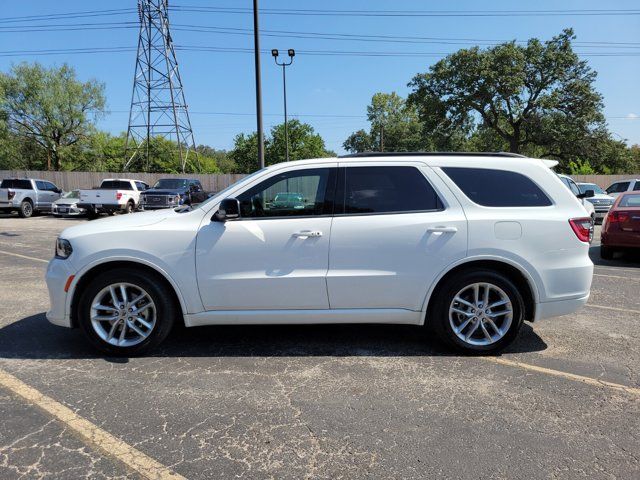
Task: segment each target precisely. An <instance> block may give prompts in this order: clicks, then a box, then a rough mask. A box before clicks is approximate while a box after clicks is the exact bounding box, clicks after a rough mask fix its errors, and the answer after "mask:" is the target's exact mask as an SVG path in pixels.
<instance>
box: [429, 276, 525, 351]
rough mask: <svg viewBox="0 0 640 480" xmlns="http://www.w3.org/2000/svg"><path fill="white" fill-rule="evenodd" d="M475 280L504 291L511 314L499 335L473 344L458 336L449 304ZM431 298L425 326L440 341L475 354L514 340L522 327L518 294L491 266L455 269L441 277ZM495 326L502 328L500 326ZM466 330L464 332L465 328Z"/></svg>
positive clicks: (521, 307) (522, 313)
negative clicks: (457, 270) (454, 328)
mask: <svg viewBox="0 0 640 480" xmlns="http://www.w3.org/2000/svg"><path fill="white" fill-rule="evenodd" d="M475 283H487V284H491V285H493V286H495V287H498V288H499V289H500V290H502V292H504V294H506V296H507V297H508V299H509V302H510V303H511V311H512V318H511V323H510V325H509V326H508V327H505V328H506V332H505V333H504V335H503V336H502V337H501V338H499V339H497V340H496V341H494V342H493V343H489V344H486V345H473V344H471V343H467V342H465V341H464V340H463V339H461V338H459V337H458V335H457V334H456V332H455V331H454V330H453V326H452V325H451V322H450V319H449V308H450V306H451V305H452V303H453V300H454V298H455V297H456V295H457V294H458V293H459V292H460V291H461V290H463V289H464V288H465V287H467V286H470V285H473V284H475ZM431 298H432V299H433V302H434V303H433V304H432V305H430V308H429V310H428V312H429V314H428V318H427V319H426V321H427V326H429V327H431V328H432V329H433V330H434V331H435V333H436V334H437V335H438V337H439V338H440V339H441V340H442V341H443V342H444V343H446V344H447V345H449V346H451V347H453V348H454V349H456V350H459V351H462V352H464V353H468V354H476V355H478V354H490V353H496V352H499V351H500V350H503V349H504V348H505V347H507V346H508V345H509V344H511V343H512V342H513V341H514V340H515V338H516V337H517V335H518V332H519V331H520V328H521V327H522V322H523V319H524V300H523V298H522V295H521V294H520V292H519V291H518V288H517V287H516V286H515V285H514V283H513V282H512V281H511V280H510V279H509V278H508V277H507V276H505V275H503V274H502V273H499V272H496V271H493V270H473V271H471V270H470V271H461V272H459V273H455V274H453V275H451V276H450V277H449V278H446V279H445V280H444V283H443V284H442V285H441V286H440V287H438V290H437V291H436V292H434V294H433V295H432V297H431ZM471 325H473V323H472V324H471ZM468 328H470V327H468ZM487 328H488V327H487ZM499 328H500V329H502V326H500V327H499ZM488 329H489V328H488ZM478 330H479V329H478ZM463 331H465V330H463ZM466 331H467V332H468V330H466ZM472 340H473V338H472Z"/></svg>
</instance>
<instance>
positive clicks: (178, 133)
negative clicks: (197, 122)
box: [124, 0, 198, 172]
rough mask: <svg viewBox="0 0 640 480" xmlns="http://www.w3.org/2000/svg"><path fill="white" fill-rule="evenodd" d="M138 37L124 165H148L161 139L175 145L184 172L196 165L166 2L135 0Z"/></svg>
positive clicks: (189, 122) (164, 0)
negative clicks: (138, 21) (186, 167)
mask: <svg viewBox="0 0 640 480" xmlns="http://www.w3.org/2000/svg"><path fill="white" fill-rule="evenodd" d="M138 16H139V17H140V34H139V37H138V55H137V59H136V71H135V76H134V79H133V93H132V95H131V109H130V111H129V127H128V129H127V140H126V143H125V157H126V158H125V165H124V170H127V169H128V168H129V167H130V166H131V165H132V164H138V165H143V166H144V168H145V169H148V168H149V165H150V161H149V158H150V153H153V152H150V151H149V149H150V148H153V138H155V137H160V138H164V139H167V140H171V141H173V142H175V144H176V145H177V149H178V153H179V156H180V162H181V165H182V171H183V172H184V170H185V166H186V165H187V163H188V162H190V163H191V164H192V165H193V164H194V163H197V162H198V159H197V154H196V151H195V141H194V138H193V131H192V129H191V121H190V120H189V112H188V111H187V102H186V101H185V98H184V89H183V87H182V80H181V78H180V72H179V71H178V61H177V60H176V52H175V50H174V47H173V41H172V39H171V33H170V32H169V0H138Z"/></svg>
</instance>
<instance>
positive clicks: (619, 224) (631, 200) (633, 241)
mask: <svg viewBox="0 0 640 480" xmlns="http://www.w3.org/2000/svg"><path fill="white" fill-rule="evenodd" d="M625 250H635V251H640V192H627V193H622V194H620V195H619V196H618V198H617V199H616V201H615V203H614V204H613V207H611V210H609V213H608V214H607V216H606V217H605V219H604V223H603V224H602V232H601V234H600V256H601V257H602V258H604V259H606V260H611V259H612V258H613V256H614V254H615V253H616V252H619V251H625Z"/></svg>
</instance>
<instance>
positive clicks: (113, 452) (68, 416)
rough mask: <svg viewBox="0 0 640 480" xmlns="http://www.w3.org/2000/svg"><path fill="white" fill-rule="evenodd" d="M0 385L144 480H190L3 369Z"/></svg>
mask: <svg viewBox="0 0 640 480" xmlns="http://www.w3.org/2000/svg"><path fill="white" fill-rule="evenodd" d="M0 385H1V386H3V387H5V388H6V389H8V390H10V391H11V392H13V393H14V394H16V395H18V396H19V397H22V398H23V399H24V400H26V401H27V402H29V403H31V404H33V405H35V406H36V407H38V408H40V409H41V410H43V411H44V412H46V413H47V414H49V415H50V416H52V417H53V418H55V419H56V420H58V421H60V422H62V424H63V425H65V426H66V427H67V428H69V429H70V430H72V431H73V432H75V433H76V434H78V435H79V436H80V437H81V438H82V439H83V440H84V442H85V443H87V444H89V445H91V446H93V447H94V448H96V449H97V450H99V451H101V452H103V453H104V454H106V455H108V456H110V457H112V458H115V459H116V460H118V461H120V462H122V463H123V464H124V465H125V466H126V467H128V468H129V469H131V470H133V471H135V472H137V473H139V474H140V475H141V476H142V477H143V478H146V479H149V480H151V479H153V480H186V478H185V477H183V476H182V475H180V474H178V473H175V472H174V471H172V470H170V469H169V468H167V467H165V466H164V465H162V464H161V463H159V462H158V461H156V460H154V459H153V458H151V457H149V456H148V455H146V454H144V453H142V452H141V451H140V450H138V449H136V448H135V447H132V446H131V445H129V444H128V443H126V442H124V441H123V440H121V439H119V438H117V437H115V436H113V435H111V434H110V433H109V432H107V431H106V430H103V429H102V428H100V427H98V426H97V425H94V424H93V423H91V422H90V421H89V420H87V419H85V418H83V417H81V416H80V415H78V414H77V413H75V412H74V411H73V410H71V409H70V408H68V407H65V406H64V405H62V404H61V403H60V402H57V401H56V400H54V399H53V398H51V397H48V396H47V395H44V394H43V393H41V392H40V391H38V390H36V389H35V388H33V387H30V386H29V385H27V384H26V383H24V382H22V381H21V380H19V379H18V378H16V377H14V376H13V375H11V374H10V373H7V372H5V371H4V370H2V369H0Z"/></svg>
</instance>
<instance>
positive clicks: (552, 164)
mask: <svg viewBox="0 0 640 480" xmlns="http://www.w3.org/2000/svg"><path fill="white" fill-rule="evenodd" d="M540 160H541V161H542V163H544V164H545V165H546V166H547V167H549V168H553V167H555V166H556V165H558V164H559V163H560V162H558V161H557V160H547V159H545V158H541V159H540Z"/></svg>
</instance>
